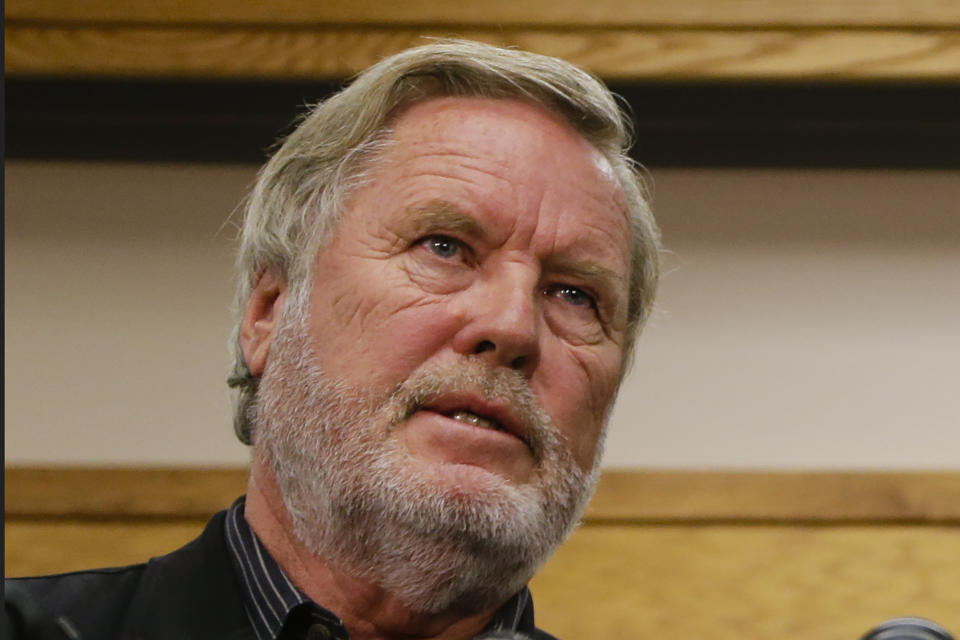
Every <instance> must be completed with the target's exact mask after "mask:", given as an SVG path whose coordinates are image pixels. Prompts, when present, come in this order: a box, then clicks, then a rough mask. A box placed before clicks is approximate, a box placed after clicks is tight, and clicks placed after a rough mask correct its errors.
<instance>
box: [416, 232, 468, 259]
mask: <svg viewBox="0 0 960 640" xmlns="http://www.w3.org/2000/svg"><path fill="white" fill-rule="evenodd" d="M422 242H423V244H424V245H425V246H426V247H427V249H429V250H430V251H431V252H432V253H433V254H434V255H437V256H439V257H441V258H453V257H454V256H456V255H457V254H458V253H459V252H460V250H461V249H462V248H463V245H462V244H461V243H460V241H459V240H457V239H456V238H451V237H450V236H442V235H435V236H428V237H426V238H424V239H423V241H422Z"/></svg>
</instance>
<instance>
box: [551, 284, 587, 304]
mask: <svg viewBox="0 0 960 640" xmlns="http://www.w3.org/2000/svg"><path fill="white" fill-rule="evenodd" d="M548 293H551V294H553V295H555V296H557V297H558V298H562V299H563V300H565V301H566V302H569V303H570V304H572V305H574V306H576V307H589V308H591V309H592V308H595V307H596V301H595V300H594V299H593V296H591V295H590V294H589V293H587V292H586V291H584V290H583V289H581V288H580V287H574V286H572V285H569V284H561V285H557V286H556V287H553V288H552V289H549V290H548Z"/></svg>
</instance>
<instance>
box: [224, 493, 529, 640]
mask: <svg viewBox="0 0 960 640" xmlns="http://www.w3.org/2000/svg"><path fill="white" fill-rule="evenodd" d="M245 502H246V498H245V497H243V496H241V497H240V498H238V499H237V500H236V501H235V502H234V503H233V504H232V505H231V506H230V508H229V509H228V510H227V518H226V527H225V528H226V537H227V547H228V548H229V549H230V560H231V562H232V564H233V569H234V573H235V574H236V576H237V578H238V580H239V582H240V585H241V592H242V593H243V603H244V608H245V609H246V612H247V617H248V618H250V623H251V624H252V625H253V629H254V632H255V633H256V635H257V640H277V639H278V638H279V637H280V633H281V631H283V628H284V624H286V623H287V621H288V618H290V617H291V614H294V613H296V612H299V611H303V610H304V609H310V610H311V611H312V613H311V615H312V617H313V618H316V619H322V620H324V621H325V622H326V624H328V625H330V626H332V627H337V626H339V627H340V628H341V629H342V627H343V625H342V623H341V622H340V620H339V619H338V618H337V617H336V616H335V615H334V614H333V613H331V612H329V611H327V610H326V609H324V608H323V607H320V606H319V605H317V604H315V603H314V602H313V601H312V600H310V598H309V597H308V596H307V595H306V594H305V593H303V592H302V591H300V589H298V588H297V587H296V586H294V584H293V583H292V582H291V581H290V578H288V577H287V574H286V573H284V571H283V569H281V568H280V565H278V564H277V563H276V561H275V560H274V559H273V557H272V556H271V555H270V553H269V552H268V551H267V549H266V547H264V546H263V543H261V542H260V539H259V538H257V535H256V534H255V533H254V532H253V529H251V528H250V525H249V524H248V523H247V520H246V518H245V517H244V515H243V512H244V505H245ZM533 629H534V625H533V602H532V598H531V597H530V591H529V590H528V589H527V588H526V587H524V588H523V589H521V590H520V592H518V593H517V594H516V595H515V596H513V597H512V598H510V599H509V600H507V601H506V602H505V603H504V604H503V606H502V607H500V608H499V609H498V610H497V612H496V613H495V614H494V615H493V618H492V619H491V620H490V623H489V624H488V625H487V627H486V628H485V629H484V632H485V633H486V632H492V631H525V632H530V631H533ZM343 636H344V637H346V632H345V631H344V632H343Z"/></svg>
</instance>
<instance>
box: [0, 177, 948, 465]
mask: <svg viewBox="0 0 960 640" xmlns="http://www.w3.org/2000/svg"><path fill="white" fill-rule="evenodd" d="M255 169H256V168H255V167H251V166H223V165H136V164H127V165H117V164H52V163H43V164H41V163H27V162H8V163H7V166H6V193H5V198H6V202H5V204H6V240H5V242H6V258H5V259H6V265H5V266H6V276H5V285H6V353H5V364H6V374H7V375H6V381H5V387H6V388H5V391H6V407H5V417H6V458H7V462H8V463H21V464H61V463H62V464H161V465H169V464H189V465H232V464H238V463H243V462H244V461H246V458H247V452H246V449H245V448H244V447H242V446H241V445H239V444H238V443H236V441H235V439H234V438H233V436H232V432H231V426H230V417H229V406H228V403H227V393H226V386H225V384H224V383H223V380H224V378H225V375H226V369H227V349H226V341H227V337H228V333H229V328H230V321H229V313H228V307H229V303H230V295H231V292H230V284H229V283H230V277H231V276H230V268H231V260H232V256H231V241H232V238H233V235H234V230H233V228H232V227H230V226H229V225H224V221H225V220H226V218H227V216H228V215H229V214H230V212H231V210H232V209H233V207H234V206H235V205H236V203H237V202H238V201H239V200H240V197H241V196H242V194H243V192H244V190H245V188H246V186H247V184H248V183H249V182H250V180H252V178H253V175H254V172H255ZM654 178H655V181H656V191H657V195H656V201H655V209H656V211H657V212H658V217H659V219H660V220H661V223H662V226H663V228H664V233H665V240H666V244H667V245H668V247H669V248H670V249H671V253H670V254H669V255H668V256H666V265H667V273H666V275H665V277H664V280H663V285H662V295H661V298H660V310H659V312H658V314H657V315H656V317H655V318H654V320H653V321H652V323H651V325H650V327H649V328H648V330H647V332H646V334H645V335H644V337H643V338H642V339H641V340H640V343H639V348H638V354H637V361H636V366H635V368H634V371H633V373H632V374H631V375H630V376H629V378H628V379H627V381H626V382H625V385H624V389H623V393H622V395H621V400H620V402H619V403H618V406H617V409H616V411H615V413H614V416H613V423H612V427H611V434H610V438H609V443H608V453H607V458H606V464H607V465H608V466H620V467H625V466H626V467H629V466H642V467H657V466H659V467H688V468H689V467H692V468H703V467H709V468H715V467H749V468H758V467H777V468H782V467H785V468H826V467H830V468H950V469H958V468H960V428H958V427H960V418H958V416H960V393H957V391H956V388H957V387H958V386H960V385H958V380H960V365H958V364H957V362H958V361H960V330H958V326H960V325H958V320H957V318H960V205H958V204H957V203H958V202H960V172H856V171H746V170H738V171H718V170H669V171H667V170H663V171H654Z"/></svg>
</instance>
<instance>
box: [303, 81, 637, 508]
mask: <svg viewBox="0 0 960 640" xmlns="http://www.w3.org/2000/svg"><path fill="white" fill-rule="evenodd" d="M374 164H375V166H374V167H373V169H372V174H371V175H370V176H369V181H368V182H367V183H366V185H365V186H363V187H361V188H360V189H359V190H358V191H357V192H356V193H355V194H354V196H353V197H352V198H351V199H350V200H349V202H348V203H347V206H346V209H345V211H344V215H343V218H342V221H341V222H340V224H339V226H338V227H337V230H336V232H335V233H334V236H333V238H332V239H331V241H330V242H329V243H328V244H327V246H325V247H324V248H323V249H322V250H321V251H320V254H319V256H318V258H317V263H316V270H315V273H316V276H315V280H314V282H313V286H312V290H311V293H310V298H309V309H308V314H309V315H308V323H309V328H308V333H309V335H308V339H309V342H310V345H311V350H312V351H313V353H315V354H316V355H317V358H318V359H319V361H320V363H321V365H322V367H323V369H324V371H325V372H326V373H327V374H329V375H330V376H332V377H334V378H336V379H338V380H340V381H342V382H344V383H346V384H348V385H351V386H360V387H362V388H364V389H366V390H367V391H368V392H369V393H370V394H372V395H374V396H376V395H378V394H382V395H383V396H384V397H386V396H387V395H388V394H389V393H390V392H392V391H393V390H394V389H395V388H397V387H398V385H400V384H402V383H403V382H404V381H405V380H407V379H408V378H409V377H410V376H411V375H413V374H415V373H416V372H423V371H431V370H443V369H444V368H449V367H457V366H458V364H462V363H463V362H464V361H465V360H473V361H477V362H480V363H482V365H483V366H484V367H486V368H488V369H490V370H504V371H512V372H515V373H514V374H511V375H515V376H521V377H522V378H523V379H525V380H526V381H527V384H528V385H529V388H530V390H531V391H532V395H533V397H534V399H535V400H536V402H537V404H538V405H539V406H540V407H541V408H542V409H543V411H544V412H545V413H546V415H547V416H549V418H550V419H551V420H552V422H553V424H554V425H555V427H556V429H557V430H558V431H559V437H560V440H561V441H562V443H563V445H564V447H565V448H566V449H567V450H568V451H569V452H570V453H571V454H572V457H573V459H574V460H575V461H576V463H577V465H579V467H580V468H581V469H583V470H589V469H591V468H592V467H593V464H594V459H595V454H596V453H597V451H596V448H597V441H598V438H599V436H600V434H601V431H602V429H603V425H604V421H605V417H606V413H607V410H608V407H609V405H610V403H611V401H612V398H613V395H614V393H615V390H616V388H617V384H618V379H619V373H620V367H621V359H622V357H623V351H622V347H623V341H624V329H625V325H626V318H627V290H628V279H629V262H630V253H629V252H630V248H629V247H630V225H629V222H628V217H627V213H626V209H625V206H624V205H623V200H622V197H621V192H620V189H619V186H618V185H617V183H616V180H615V179H614V178H613V173H612V171H611V170H610V168H609V165H608V164H607V163H606V161H605V159H603V157H602V156H601V154H600V153H599V152H597V151H596V150H595V149H594V148H592V147H591V146H590V145H589V144H588V143H587V142H586V141H584V140H583V139H582V138H581V137H580V136H579V135H578V134H577V133H575V132H574V131H573V130H572V129H570V128H569V126H568V125H566V124H565V123H563V122H562V121H561V120H559V119H558V118H556V117H554V116H552V115H550V114H548V113H547V112H545V111H544V110H542V109H541V108H539V107H536V106H532V105H528V104H525V103H521V102H518V101H506V100H490V99H478V98H442V99H435V100H430V101H428V102H425V103H421V104H419V105H416V106H414V107H412V108H411V109H410V110H409V111H407V112H406V113H405V114H403V115H402V116H401V117H400V118H399V119H398V121H397V122H396V124H395V127H394V132H393V135H392V136H390V145H389V146H388V148H387V149H386V151H384V152H383V155H382V156H381V157H380V158H379V159H378V160H377V161H376V162H375V163H374ZM382 435H383V437H384V438H390V439H393V440H395V441H396V443H397V444H398V445H399V446H400V447H401V448H402V449H403V450H405V451H406V452H408V453H409V455H410V456H411V459H412V461H413V463H414V464H416V465H418V467H419V468H421V469H422V470H423V471H424V472H425V473H429V474H430V475H432V476H434V474H436V473H439V475H435V476H434V477H436V478H437V479H438V481H439V482H444V481H447V482H451V483H453V484H456V486H459V487H460V488H461V489H462V490H468V489H469V487H471V486H473V483H474V482H476V483H479V485H484V484H486V482H487V480H486V479H485V476H486V475H487V474H496V475H497V476H500V477H501V478H502V479H504V480H507V481H509V482H510V483H515V484H523V483H527V482H530V481H531V480H532V478H533V477H534V476H536V475H537V473H538V466H539V464H540V460H538V452H537V450H536V443H534V442H530V438H529V437H528V434H527V432H526V427H524V425H523V424H522V416H518V415H515V414H514V411H513V408H512V407H511V406H509V404H508V403H503V402H499V401H497V400H495V399H494V400H491V399H488V398H485V397H483V395H482V393H481V392H480V391H479V390H477V391H461V392H456V393H452V394H448V395H441V396H440V397H434V398H431V399H430V400H429V402H428V403H427V405H426V406H424V407H422V408H420V409H419V410H417V411H416V412H414V413H413V414H412V415H411V416H409V417H408V418H406V419H405V420H402V421H401V422H400V423H399V424H396V425H392V426H391V428H390V432H389V433H384V434H382Z"/></svg>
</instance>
